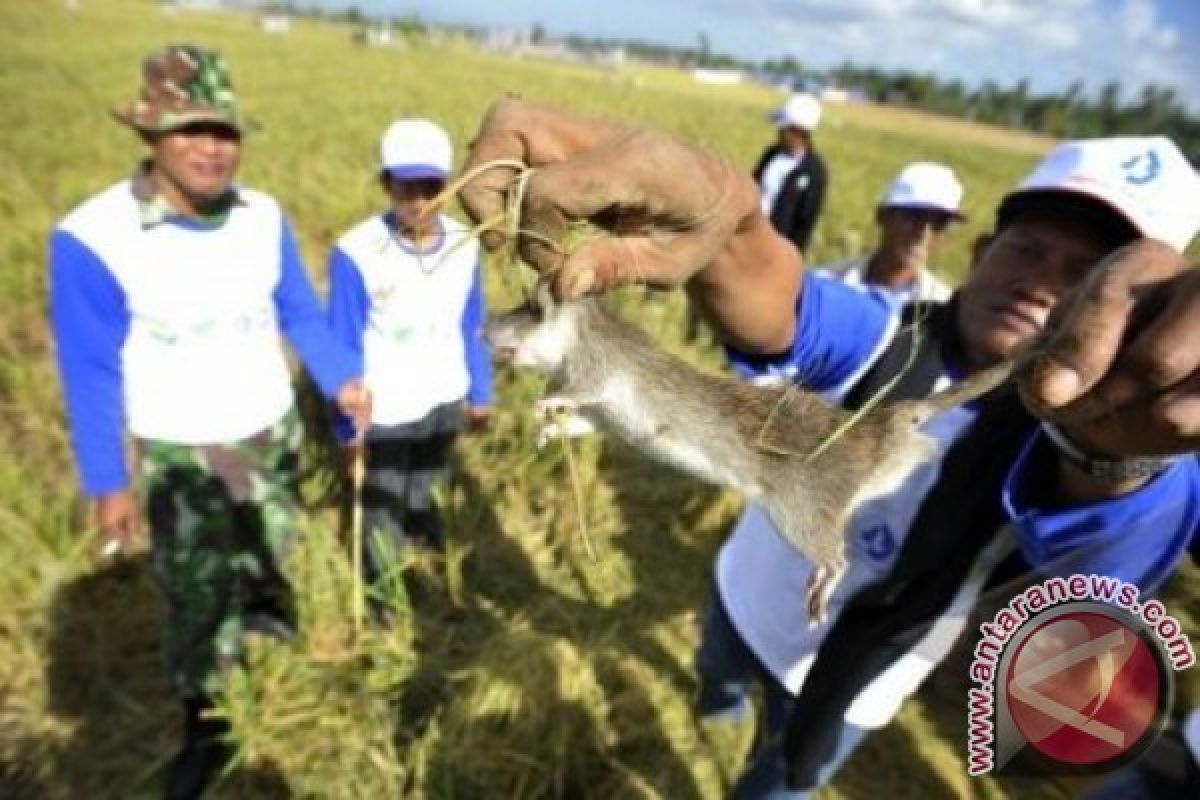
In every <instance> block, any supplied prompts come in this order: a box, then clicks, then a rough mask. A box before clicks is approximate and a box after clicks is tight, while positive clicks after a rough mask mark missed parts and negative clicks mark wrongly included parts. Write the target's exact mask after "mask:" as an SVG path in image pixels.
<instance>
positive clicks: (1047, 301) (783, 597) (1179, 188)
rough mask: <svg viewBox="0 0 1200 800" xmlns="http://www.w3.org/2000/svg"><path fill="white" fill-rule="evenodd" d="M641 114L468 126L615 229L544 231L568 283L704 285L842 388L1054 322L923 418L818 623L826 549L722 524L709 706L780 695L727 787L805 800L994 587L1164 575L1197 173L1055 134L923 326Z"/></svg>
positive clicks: (732, 319) (885, 380)
mask: <svg viewBox="0 0 1200 800" xmlns="http://www.w3.org/2000/svg"><path fill="white" fill-rule="evenodd" d="M629 136H630V129H629V126H627V125H621V124H613V123H610V122H608V121H605V120H596V119H588V118H583V117H577V116H575V115H572V114H567V113H564V112H560V111H557V110H554V109H548V108H544V107H539V106H534V105H530V104H525V103H522V102H520V101H514V100H508V101H502V102H501V103H499V104H497V105H496V106H495V107H493V109H492V111H491V112H490V113H489V114H488V116H487V117H486V118H485V121H484V125H483V128H482V130H481V131H480V133H479V135H478V136H477V138H476V140H475V144H474V146H473V153H472V157H471V159H470V160H469V161H468V167H470V166H472V165H473V164H476V163H483V162H485V161H490V160H492V159H496V158H516V159H520V160H522V161H523V162H524V163H527V164H531V165H537V166H539V167H541V168H542V169H543V170H544V171H545V173H549V172H550V171H551V169H552V170H553V180H546V181H544V182H541V183H538V182H533V183H531V185H530V187H529V189H530V192H531V194H530V195H528V196H527V198H526V207H527V209H529V210H530V212H529V213H527V214H526V215H525V217H524V219H523V220H522V223H523V226H525V227H526V228H528V229H530V230H532V231H534V232H535V233H537V234H539V235H551V234H552V233H553V232H554V231H556V230H560V229H561V227H562V224H563V216H564V214H565V215H566V216H567V219H568V222H569V221H572V220H574V219H587V220H589V221H591V222H592V223H594V224H597V225H601V226H606V225H607V227H606V230H607V231H608V232H609V233H610V235H609V236H605V237H597V238H596V239H595V240H593V241H591V242H589V243H587V244H585V245H583V246H581V247H580V248H578V249H576V250H575V251H573V252H572V253H570V254H569V255H568V256H567V257H566V258H565V259H564V258H563V257H562V254H560V253H557V252H546V253H542V252H538V251H536V250H535V249H532V248H530V249H528V250H527V252H528V254H529V263H530V265H531V266H533V267H534V268H536V269H539V270H541V271H543V272H545V273H546V280H547V282H548V283H549V285H550V286H551V288H552V289H553V290H554V291H555V292H556V294H557V295H558V296H560V297H568V298H572V297H578V296H580V295H583V294H588V293H595V292H602V291H605V290H607V289H609V288H611V287H614V286H618V285H622V284H624V283H628V282H630V281H631V280H634V279H637V280H641V281H644V282H646V283H649V284H651V285H655V286H685V287H686V288H687V290H688V292H689V296H690V298H691V300H692V301H693V302H695V303H696V304H697V305H699V306H700V308H701V309H702V310H703V311H704V312H705V314H706V316H707V317H708V321H709V323H710V325H711V326H712V327H713V329H714V330H715V331H717V332H718V335H719V336H720V337H721V338H722V339H723V341H724V342H725V343H726V346H727V348H728V350H729V351H730V353H731V356H732V357H733V358H734V360H735V361H736V362H738V363H739V364H740V366H741V369H743V370H755V371H763V372H765V371H768V370H772V371H774V372H775V373H776V374H783V375H789V376H791V377H792V378H794V379H795V380H796V381H798V382H801V383H803V384H805V385H806V386H808V387H809V388H812V389H814V390H817V391H821V392H823V393H825V394H826V396H827V397H829V398H830V399H831V400H834V401H836V402H840V403H841V404H843V405H844V406H846V407H848V408H854V407H860V406H861V405H862V404H863V403H864V402H866V400H867V399H870V398H872V397H875V396H877V395H882V396H883V397H882V400H883V402H890V401H897V400H902V399H906V398H919V397H924V396H927V395H928V394H929V393H930V392H931V391H934V390H935V389H937V388H938V387H940V386H944V385H947V384H950V383H953V382H955V381H958V380H961V379H962V377H963V376H965V375H969V374H971V373H973V372H976V371H978V370H981V369H985V368H987V367H989V366H991V365H995V364H997V363H998V362H1000V361H1001V360H1003V359H1005V358H1008V357H1011V356H1013V355H1014V353H1015V352H1016V350H1017V348H1018V347H1020V346H1021V345H1023V344H1026V343H1028V342H1030V341H1031V340H1034V339H1035V338H1036V340H1037V342H1038V347H1037V350H1036V354H1035V355H1034V356H1032V357H1031V358H1030V361H1029V363H1028V364H1026V365H1024V366H1023V367H1022V368H1021V369H1020V370H1019V372H1018V375H1017V381H1016V383H1017V385H1018V387H1019V392H1018V391H1014V390H1013V387H1011V386H1010V387H1005V388H1000V389H997V390H996V391H994V392H993V393H991V394H990V395H988V396H986V397H984V398H981V399H980V400H979V401H977V402H975V403H972V404H970V405H969V406H965V407H962V408H959V409H955V410H953V411H950V412H947V413H945V414H942V415H940V416H938V417H936V418H934V419H932V420H930V422H929V423H928V424H927V426H926V428H925V430H926V432H927V433H928V434H929V435H930V436H931V437H932V438H933V439H934V440H935V442H936V443H937V444H938V446H937V448H936V449H935V451H934V452H933V453H932V454H931V457H930V459H929V461H928V462H927V463H924V464H922V465H921V466H919V467H917V468H916V469H914V470H913V471H912V473H910V475H909V476H908V477H907V478H906V479H905V480H904V481H903V483H902V484H901V485H900V486H899V487H897V489H896V490H895V491H894V492H892V493H890V494H887V495H883V496H880V497H878V498H875V499H874V500H873V501H871V502H869V503H867V504H865V505H864V506H863V507H862V508H861V509H860V510H859V512H857V513H856V514H855V516H854V518H853V519H851V520H850V523H849V525H848V526H847V530H846V542H847V553H846V555H847V558H848V561H849V568H848V570H847V572H846V573H845V575H844V577H843V579H842V582H841V584H840V585H839V586H838V588H837V591H836V592H835V593H834V596H833V597H832V599H831V601H830V603H829V618H828V619H827V620H826V621H825V622H823V623H821V624H819V625H817V626H816V627H812V628H810V627H809V626H808V625H807V624H806V623H807V622H808V620H807V619H806V618H805V614H804V609H805V608H806V603H805V595H806V592H807V587H808V577H809V570H810V569H811V565H809V564H807V562H806V561H805V560H804V559H802V558H801V557H800V556H798V555H797V554H796V553H795V552H794V551H792V550H791V549H790V548H789V546H788V545H787V544H786V543H785V542H784V541H783V539H782V537H780V536H778V535H776V534H775V532H774V531H773V530H772V528H771V526H770V524H769V522H768V521H767V520H766V518H765V515H763V514H757V515H755V514H754V512H753V509H752V510H751V512H750V513H748V514H747V515H745V516H744V517H743V520H742V522H741V523H740V524H739V527H738V529H737V530H736V531H735V532H734V534H733V535H732V536H731V537H730V539H729V541H728V542H726V544H725V545H724V547H723V548H722V551H721V554H720V556H719V557H718V561H717V570H716V573H717V574H716V581H717V586H718V592H717V599H718V603H717V604H715V607H714V609H713V612H714V613H712V614H710V615H709V618H708V619H707V620H706V623H705V631H704V642H705V646H702V648H701V652H700V653H699V655H698V662H699V663H698V666H699V669H700V671H701V674H702V676H703V680H702V691H701V697H700V703H699V704H698V705H699V710H700V711H701V712H702V713H708V714H719V713H721V712H725V713H727V714H733V715H736V714H738V713H740V712H741V711H743V710H744V709H745V706H746V697H747V690H748V685H749V684H750V683H752V682H754V681H760V682H762V684H763V686H764V687H765V688H766V697H765V699H766V705H767V724H766V731H765V735H763V736H761V737H760V738H759V744H760V746H759V747H758V748H757V749H756V752H755V754H754V759H753V764H752V766H751V768H750V770H749V771H748V772H747V773H746V774H744V775H743V776H742V778H741V779H740V780H739V782H738V786H737V787H736V788H735V790H734V796H736V797H740V798H750V797H788V796H792V797H800V796H804V795H805V793H806V792H808V791H809V790H810V789H811V788H813V787H815V786H817V785H819V784H821V783H823V782H824V781H826V780H827V779H828V778H829V777H830V776H831V775H832V773H833V772H834V771H835V770H836V768H837V766H838V765H839V764H840V763H841V762H842V761H843V760H844V759H845V758H846V756H847V755H848V753H849V752H851V751H852V750H853V747H854V745H855V744H856V743H857V740H858V738H859V736H861V731H862V730H864V729H872V728H877V727H881V726H883V725H885V724H887V722H888V721H889V720H890V719H891V718H892V717H893V716H894V714H895V713H896V711H897V710H898V708H899V706H900V704H901V703H902V702H903V701H904V700H905V699H906V698H907V697H909V696H911V694H912V693H913V692H914V691H915V690H916V688H917V687H918V686H919V685H920V684H921V683H922V681H923V680H924V679H925V678H926V677H927V676H928V674H929V673H930V672H931V671H932V669H933V667H934V666H936V664H937V663H938V662H940V661H941V660H942V659H943V658H944V657H945V656H946V654H947V652H948V651H949V649H950V647H951V646H952V645H953V643H954V641H955V640H956V639H957V638H958V637H959V634H961V632H962V631H963V629H964V626H965V624H966V623H965V617H966V615H967V614H968V613H969V611H970V610H971V609H972V608H973V607H974V606H975V604H976V602H977V601H978V600H979V598H980V596H981V593H982V592H983V591H984V590H985V589H991V588H993V587H998V586H1010V585H1011V583H1012V582H1014V581H1036V580H1042V579H1044V578H1047V577H1051V576H1064V575H1071V574H1076V573H1079V574H1095V575H1103V576H1108V577H1110V578H1115V579H1117V580H1121V581H1125V582H1126V583H1129V584H1133V585H1134V586H1136V587H1137V588H1138V589H1139V590H1140V591H1141V592H1142V593H1143V595H1145V594H1148V593H1153V592H1154V591H1156V590H1157V589H1158V588H1159V587H1161V586H1162V584H1163V583H1164V581H1165V580H1166V579H1167V577H1168V576H1169V575H1170V574H1171V573H1172V571H1173V570H1174V569H1175V565H1176V564H1177V563H1178V562H1179V560H1180V559H1181V557H1182V556H1183V554H1184V553H1185V551H1186V549H1187V547H1188V543H1189V540H1190V539H1191V538H1192V537H1193V535H1194V534H1195V532H1196V530H1197V529H1198V528H1200V461H1198V459H1197V458H1196V454H1195V453H1196V450H1197V448H1200V348H1198V347H1197V346H1196V342H1197V341H1200V339H1198V338H1197V337H1196V329H1197V326H1198V325H1200V273H1198V272H1197V271H1196V270H1190V269H1185V261H1184V259H1183V255H1182V253H1183V251H1184V249H1185V248H1186V247H1187V245H1188V243H1189V242H1190V241H1191V239H1192V238H1193V236H1194V234H1195V233H1196V231H1197V229H1198V228H1200V178H1198V177H1197V175H1196V173H1195V171H1194V170H1193V169H1192V167H1191V165H1190V164H1188V162H1187V160H1186V159H1185V158H1184V157H1183V155H1182V153H1180V151H1179V149H1178V148H1177V147H1176V146H1175V145H1174V144H1172V143H1171V142H1170V141H1169V140H1167V139H1165V138H1162V137H1129V138H1122V139H1102V140H1089V141H1081V142H1068V143H1065V144H1063V145H1061V146H1060V147H1058V148H1056V149H1055V150H1054V151H1053V152H1052V153H1050V154H1049V155H1048V156H1047V157H1046V159H1044V160H1043V162H1042V163H1041V164H1040V165H1039V166H1038V168H1037V169H1036V170H1035V171H1034V172H1033V174H1032V175H1030V177H1029V178H1028V179H1027V180H1026V181H1025V182H1024V183H1023V184H1022V185H1021V186H1020V187H1018V188H1017V189H1016V190H1015V191H1013V192H1012V193H1010V194H1009V195H1008V196H1007V197H1006V198H1005V199H1004V201H1003V202H1002V203H1001V205H1000V208H999V209H998V211H997V215H996V225H995V229H994V233H993V234H992V235H991V236H989V237H986V239H985V241H984V242H983V244H982V245H981V246H980V247H978V248H976V249H975V253H976V257H975V258H974V261H973V263H972V265H971V269H970V271H969V273H968V275H967V278H966V282H965V283H964V284H963V286H962V287H961V288H960V289H959V290H958V291H957V292H956V293H955V294H954V295H953V296H952V297H951V299H950V301H949V302H947V303H945V304H940V305H936V306H935V307H934V308H933V309H932V310H931V313H928V314H925V315H920V316H919V317H918V318H917V319H915V320H914V323H915V324H914V326H907V327H903V328H902V327H901V325H900V323H899V319H898V317H902V316H903V315H897V314H896V313H895V308H894V306H893V304H892V303H891V302H889V301H888V300H886V298H882V297H880V296H879V295H878V294H877V293H870V292H861V291H858V290H856V289H853V288H851V287H847V286H845V285H844V284H842V283H840V282H838V281H835V280H832V279H830V278H828V277H823V276H820V275H817V274H815V273H814V272H812V271H807V270H805V269H804V267H803V263H802V260H801V259H800V258H799V257H798V256H797V253H796V251H795V248H793V247H792V246H791V244H790V243H789V242H788V241H786V240H785V239H783V238H782V237H781V236H780V235H779V234H778V233H777V232H775V231H774V229H773V228H772V227H771V225H770V224H769V222H768V221H767V220H766V218H765V216H764V214H763V212H762V209H761V206H760V205H759V204H758V202H757V200H758V198H757V193H756V192H755V191H754V189H755V187H754V186H753V185H752V184H751V183H750V182H749V181H748V180H746V179H745V178H743V177H741V176H738V175H736V173H731V172H730V170H728V168H727V167H726V165H725V163H724V162H723V160H722V159H720V158H719V157H716V156H714V155H712V154H709V153H706V152H704V151H701V150H699V149H695V148H691V147H688V146H686V145H683V144H681V143H679V142H678V141H675V140H673V139H670V138H669V137H665V136H659V135H656V134H654V133H653V132H649V131H642V132H640V138H639V148H637V150H636V152H634V151H632V149H631V148H629V147H628V141H629ZM598 176H606V177H607V180H605V181H601V180H598V179H597V178H598ZM502 187H503V184H501V183H500V179H495V180H493V181H491V182H490V183H489V182H488V181H483V182H481V183H480V184H478V185H471V186H468V187H467V188H465V189H464V190H463V192H462V200H463V204H464V206H465V208H466V209H467V210H468V212H469V213H470V214H471V216H472V217H474V218H477V219H490V218H492V217H493V216H495V215H496V214H497V213H499V212H500V211H501V209H502V208H503V202H504V195H503V192H502V191H498V189H499V188H502ZM713 198H723V199H724V202H723V204H721V205H720V206H719V208H717V210H716V211H713V208H714V205H713ZM618 202H619V203H621V204H622V206H623V207H624V208H626V209H629V210H630V211H631V212H636V211H640V212H643V216H642V218H643V219H644V220H645V221H646V222H645V224H644V225H641V226H638V227H637V228H636V229H630V228H628V227H617V226H614V225H613V224H612V223H611V221H609V220H608V219H607V217H606V216H605V213H604V212H606V211H607V210H608V209H611V208H612V207H613V205H614V204H615V203H618ZM597 210H600V213H597ZM680 219H687V220H691V221H692V222H691V224H689V225H687V226H684V227H681V226H680V225H679V220H680ZM1056 306H1058V307H1060V309H1065V310H1066V311H1067V313H1064V311H1063V310H1060V311H1059V313H1055V314H1051V311H1052V310H1054V309H1055V307H1056ZM1134 321H1136V323H1137V324H1136V325H1134V324H1133V323H1134ZM914 347H915V348H916V350H915V353H914V352H913V348H914ZM823 457H824V458H826V459H827V461H826V462H825V467H826V468H828V469H830V470H836V469H837V468H838V463H837V461H836V459H837V458H838V455H837V454H835V453H833V452H832V451H827V452H826V453H825V455H824V456H823ZM755 516H757V517H758V519H757V521H756V520H755V519H754V517H755ZM997 591H1001V592H1002V593H1003V590H1000V589H997ZM984 596H985V597H988V595H984ZM1011 596H1012V595H1011V594H1007V595H1006V596H1004V597H1003V600H1004V602H1007V600H1008V599H1010V598H1011ZM710 643H712V644H710ZM964 700H965V698H964ZM781 720H786V721H787V722H786V730H785V731H783V734H782V735H780V731H781V728H783V727H785V726H784V723H782V722H781ZM964 720H965V710H964ZM964 725H965V721H964ZM789 792H790V794H788V793H789Z"/></svg>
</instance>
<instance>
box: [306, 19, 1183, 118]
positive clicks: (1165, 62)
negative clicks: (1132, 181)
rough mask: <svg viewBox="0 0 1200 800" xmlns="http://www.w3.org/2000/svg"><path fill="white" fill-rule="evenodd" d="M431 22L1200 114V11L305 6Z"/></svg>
mask: <svg viewBox="0 0 1200 800" xmlns="http://www.w3.org/2000/svg"><path fill="white" fill-rule="evenodd" d="M298 4H300V5H309V6H320V7H324V8H326V9H337V8H347V7H351V6H353V7H357V8H359V9H360V10H362V11H364V12H366V13H371V14H387V15H389V16H391V15H401V16H403V15H409V14H415V15H418V16H420V17H421V18H422V19H425V20H427V21H430V22H443V23H469V24H473V25H481V26H510V27H526V26H529V25H532V24H534V23H540V24H541V25H542V26H543V27H544V28H545V29H546V30H547V31H550V32H551V33H556V34H562V33H582V34H587V35H592V36H603V37H613V38H636V39H642V40H645V41H655V42H662V43H666V44H675V45H689V46H695V45H696V44H697V43H698V41H699V37H700V34H701V33H703V34H704V35H705V36H707V37H708V40H709V42H710V44H711V47H712V49H713V50H714V51H717V52H725V53H729V54H731V55H734V56H737V57H739V58H743V59H751V60H755V61H760V60H763V59H765V58H769V57H781V56H785V55H791V56H793V57H795V58H796V59H797V60H798V61H800V62H801V63H803V64H805V65H808V66H813V67H817V68H825V67H831V66H836V65H838V64H841V63H843V62H845V61H853V62H855V63H857V64H869V65H873V66H879V67H883V68H904V69H912V70H918V71H932V72H934V73H936V74H937V75H938V76H939V77H942V78H945V79H950V78H959V79H961V80H963V81H964V82H965V83H967V85H969V86H976V85H979V84H980V83H982V82H983V81H985V80H993V81H995V82H997V83H999V84H1001V85H1004V86H1011V85H1012V84H1013V83H1015V82H1016V81H1018V80H1020V79H1021V78H1028V79H1029V81H1030V85H1031V87H1032V89H1033V90H1034V91H1056V90H1061V89H1063V88H1065V87H1066V86H1067V85H1069V84H1070V83H1071V82H1072V81H1073V80H1075V79H1080V80H1082V81H1083V83H1084V86H1085V88H1086V89H1088V90H1089V91H1090V92H1095V90H1096V89H1098V88H1099V87H1100V86H1102V85H1103V84H1105V83H1107V82H1108V81H1112V80H1115V81H1117V82H1118V83H1119V84H1120V85H1121V88H1122V95H1121V96H1122V98H1123V99H1130V98H1132V97H1134V96H1135V95H1136V94H1137V92H1138V91H1139V90H1140V89H1141V87H1142V86H1144V85H1146V84H1147V83H1157V84H1159V85H1165V86H1170V87H1172V88H1174V89H1175V90H1176V93H1177V96H1178V97H1179V99H1180V100H1181V101H1182V102H1183V103H1184V104H1185V105H1186V106H1187V107H1189V108H1190V109H1191V110H1192V111H1195V112H1200V2H1198V0H299V2H298Z"/></svg>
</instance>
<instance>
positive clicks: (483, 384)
mask: <svg viewBox="0 0 1200 800" xmlns="http://www.w3.org/2000/svg"><path fill="white" fill-rule="evenodd" d="M486 314H487V308H486V306H485V304H484V299H483V270H482V268H481V266H480V263H479V262H478V261H476V262H475V276H474V278H472V280H471V292H470V294H468V295H467V305H466V307H465V308H464V309H463V316H462V336H463V348H464V349H465V351H466V355H467V373H468V374H469V375H470V376H471V385H470V388H469V389H468V390H467V404H468V405H470V406H472V407H473V408H480V407H483V406H487V405H491V402H492V354H491V352H490V351H489V350H488V346H487V342H486V341H484V338H483V321H484V317H485V315H486Z"/></svg>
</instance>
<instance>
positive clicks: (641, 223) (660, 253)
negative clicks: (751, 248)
mask: <svg viewBox="0 0 1200 800" xmlns="http://www.w3.org/2000/svg"><path fill="white" fill-rule="evenodd" d="M495 160H515V161H519V162H521V163H523V164H525V165H527V166H529V167H531V168H533V169H534V172H533V173H532V175H531V176H530V177H529V181H528V185H527V187H526V189H525V194H524V198H523V202H522V206H521V209H520V212H521V220H520V224H521V228H522V229H524V231H525V232H523V233H521V234H519V235H518V241H517V244H518V248H519V251H520V253H521V256H522V258H523V259H524V260H525V261H526V262H527V263H528V264H529V265H530V266H532V267H533V268H534V269H537V270H538V271H539V272H541V273H543V274H544V275H546V276H547V277H549V279H550V280H551V285H552V287H553V289H554V291H555V294H556V295H557V296H558V297H560V298H573V297H578V296H580V295H583V294H586V293H588V292H594V291H603V290H605V289H608V288H611V287H614V286H619V285H622V284H627V283H648V284H650V285H654V286H678V285H681V284H683V283H685V282H686V281H687V280H688V279H689V278H690V277H691V276H692V275H693V274H695V273H696V272H697V271H698V270H700V269H701V268H702V267H704V266H706V265H707V264H709V263H711V262H712V261H713V260H714V259H715V258H716V256H717V254H718V253H719V252H720V251H721V249H722V248H723V247H724V246H725V245H726V243H727V242H728V241H729V239H730V237H732V236H733V234H734V232H735V230H736V229H737V228H738V226H739V224H740V223H742V221H743V220H744V219H745V218H746V216H747V215H748V214H749V213H750V212H751V211H752V210H754V208H755V207H756V205H757V193H756V192H755V191H754V187H753V184H752V183H750V182H749V181H747V180H745V179H744V178H741V176H739V175H738V173H737V171H736V170H735V169H734V168H733V167H732V166H731V165H730V164H729V163H728V162H727V161H726V160H725V159H722V158H720V157H718V156H715V155H713V154H709V153H705V152H702V151H700V150H696V149H693V148H690V147H688V146H686V145H684V144H681V143H679V142H677V141H676V140H674V139H672V138H670V137H669V136H666V135H665V134H662V133H658V132H656V131H651V130H647V129H642V128H637V127H633V126H629V125H623V124H620V123H615V122H608V121H603V120H596V119H588V118H585V117H581V116H577V115H574V114H569V113H566V112H562V111H557V110H554V109H549V108H544V107H540V106H535V105H532V104H529V103H525V102H522V101H519V100H513V99H506V100H502V101H500V102H498V103H496V104H495V105H494V106H493V107H492V108H491V110H490V111H489V112H488V114H487V117H486V118H485V119H484V122H483V126H482V128H481V129H480V132H479V135H478V137H477V138H476V140H475V142H474V144H473V145H472V147H471V155H470V159H469V160H468V162H467V165H466V168H465V169H466V171H467V172H470V171H471V170H472V169H474V168H475V167H478V166H481V165H483V164H487V163H488V162H491V161H495ZM514 178H515V174H514V171H513V170H512V169H511V168H510V169H504V168H497V169H492V170H488V171H486V172H484V173H482V174H480V175H479V177H478V178H477V179H475V180H473V181H470V182H469V183H468V184H466V185H465V186H464V187H463V189H462V190H461V192H460V196H461V199H462V202H463V206H464V207H465V208H466V210H467V213H468V214H470V215H471V216H472V217H473V218H474V219H475V220H476V221H477V222H479V221H483V220H490V219H495V218H496V217H498V216H500V215H503V214H504V213H505V210H506V204H507V202H508V199H509V192H510V191H512V190H513V187H514V186H515V181H514ZM579 222H588V223H591V225H593V226H595V229H598V230H597V233H598V235H596V236H592V237H589V236H587V235H586V234H584V236H583V239H584V240H583V241H581V242H578V241H577V242H573V241H571V238H572V237H571V233H570V232H571V228H572V225H573V224H575V223H579ZM504 238H505V237H504V234H503V233H502V232H492V233H490V234H487V235H486V236H485V238H484V243H485V244H486V245H488V246H490V247H495V246H497V245H498V244H500V243H502V242H503V241H504Z"/></svg>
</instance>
